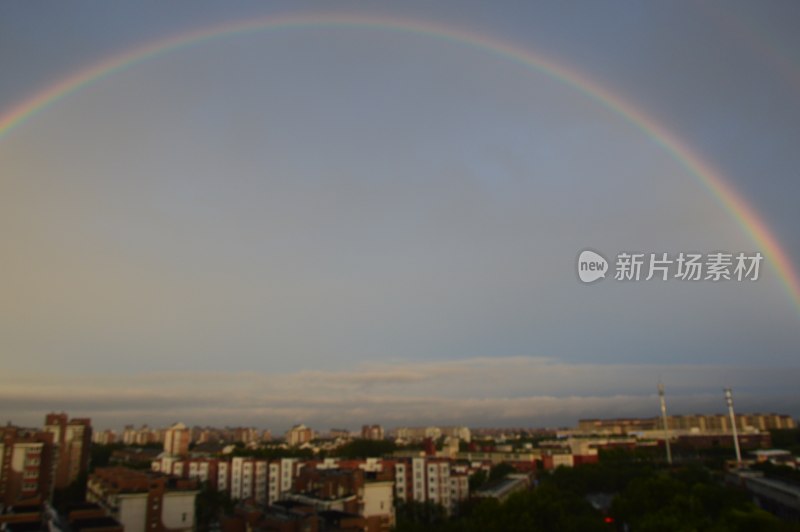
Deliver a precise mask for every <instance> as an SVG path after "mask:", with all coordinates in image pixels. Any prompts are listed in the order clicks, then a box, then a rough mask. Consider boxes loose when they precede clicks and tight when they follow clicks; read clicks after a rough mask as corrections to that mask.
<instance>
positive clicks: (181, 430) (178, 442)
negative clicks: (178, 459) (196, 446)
mask: <svg viewBox="0 0 800 532" xmlns="http://www.w3.org/2000/svg"><path fill="white" fill-rule="evenodd" d="M189 434H190V432H189V428H188V427H187V426H186V425H184V424H183V423H175V424H174V425H172V426H171V427H170V428H168V429H167V430H166V432H165V433H164V452H165V453H167V454H168V455H170V456H186V455H187V454H189Z"/></svg>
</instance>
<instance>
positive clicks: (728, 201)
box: [0, 13, 800, 312]
mask: <svg viewBox="0 0 800 532" xmlns="http://www.w3.org/2000/svg"><path fill="white" fill-rule="evenodd" d="M330 27H344V28H372V29H382V30H387V31H395V32H401V33H408V34H414V35H423V36H426V37H430V38H434V39H439V40H444V41H450V42H453V43H457V44H460V45H465V46H469V47H472V48H476V49H479V50H482V51H484V52H490V53H493V54H495V55H498V56H501V57H503V58H505V59H507V60H509V61H512V62H515V63H518V64H520V65H522V66H524V67H525V68H532V69H534V70H536V71H539V72H543V73H545V74H547V75H548V76H550V77H551V78H553V79H556V80H558V81H560V82H563V83H565V84H566V85H569V86H570V87H572V88H574V89H575V90H577V91H578V92H580V93H582V94H584V95H586V96H587V97H589V98H591V99H592V100H594V101H596V102H597V103H599V104H601V105H602V106H604V107H606V108H607V109H609V110H611V111H613V112H614V113H616V114H618V115H620V116H621V117H623V118H624V119H625V120H627V121H628V122H630V123H631V124H633V125H634V126H636V127H637V128H639V129H640V130H641V131H643V132H644V133H645V134H646V135H647V136H648V137H649V138H650V139H652V141H653V142H655V143H656V144H657V145H659V146H660V147H661V148H663V149H664V150H665V151H666V152H667V153H669V154H670V155H672V156H673V157H674V158H675V159H676V160H677V161H678V162H679V163H680V164H681V165H682V166H683V167H684V168H685V169H686V170H687V171H688V172H689V173H690V174H692V175H694V176H695V177H696V178H697V179H698V180H699V181H700V182H701V183H702V185H703V186H704V187H705V188H706V189H707V190H708V191H709V192H710V193H711V194H712V196H713V197H714V198H715V199H716V200H717V201H718V202H719V203H720V204H721V205H722V206H723V208H724V209H725V210H726V211H728V213H730V214H731V215H732V216H733V218H734V219H735V220H736V222H737V223H738V225H739V226H740V227H741V228H742V230H743V231H744V232H745V233H746V234H747V235H748V236H749V238H751V239H752V240H753V242H755V243H756V244H757V245H758V247H759V250H760V251H761V252H762V254H763V255H764V257H765V258H766V261H767V263H768V264H770V265H771V267H772V268H773V269H774V270H775V272H776V273H777V275H778V278H779V279H780V281H781V283H782V284H783V285H784V287H785V289H786V291H787V293H788V294H789V297H790V298H791V300H792V302H793V303H794V305H795V307H796V309H797V310H798V312H800V278H799V277H798V275H797V274H796V273H795V271H794V268H793V267H792V263H791V261H790V260H789V257H788V255H787V254H786V252H784V250H783V249H782V248H781V245H780V242H779V241H778V240H777V239H776V238H775V236H774V235H773V234H772V232H771V231H770V229H769V227H768V226H767V225H766V224H765V223H764V221H763V220H762V219H761V218H760V217H759V216H758V215H757V214H756V212H755V211H754V210H753V209H752V208H751V207H750V206H749V205H748V204H747V203H746V202H745V201H744V199H742V197H741V196H740V195H739V194H738V193H737V192H736V190H735V189H734V188H733V187H732V186H731V185H730V184H729V183H728V182H727V181H726V180H725V179H724V177H723V176H722V174H721V173H720V172H718V171H717V170H716V169H715V168H714V167H713V166H712V165H711V164H710V163H708V162H707V161H705V160H703V158H702V157H700V156H699V155H698V154H697V153H695V152H694V151H693V150H692V149H690V148H689V146H687V145H686V144H685V143H684V142H682V141H681V140H680V139H679V138H677V137H676V136H675V135H674V134H672V133H671V132H670V131H668V130H667V128H665V127H663V126H662V125H660V124H659V123H658V122H656V121H655V120H654V119H653V117H651V116H649V115H647V114H646V113H645V112H644V111H642V110H641V109H638V108H637V107H636V106H635V105H633V104H631V103H630V102H628V101H625V100H623V99H622V98H620V97H619V96H617V95H616V94H614V93H613V92H611V91H610V90H608V89H607V88H605V87H603V86H602V85H601V84H599V83H598V82H597V81H595V80H591V79H589V78H587V77H586V76H585V75H583V74H581V73H580V72H577V71H575V70H573V69H571V68H570V67H568V66H566V65H564V64H561V63H556V62H555V61H553V60H550V59H548V58H547V57H545V56H543V55H542V54H540V53H534V52H531V51H529V50H527V49H523V48H521V47H517V46H514V45H512V44H509V43H506V42H503V41H500V40H496V39H494V38H489V37H487V36H483V35H480V34H476V33H473V32H468V31H465V30H461V29H454V28H450V27H446V26H442V25H439V24H434V23H431V22H427V21H419V20H413V19H402V18H396V17H392V18H388V17H374V16H365V15H360V14H327V13H323V14H297V15H282V16H271V17H267V18H260V19H248V20H245V21H235V22H228V23H224V24H221V25H217V26H213V27H210V28H201V29H197V30H193V31H189V32H185V33H181V34H178V35H173V36H170V37H167V38H164V39H159V40H156V41H152V42H149V43H147V44H145V45H143V46H140V47H137V48H134V49H131V50H128V51H126V52H123V53H120V54H118V55H114V56H111V57H109V58H107V59H105V60H103V61H100V62H98V63H96V64H93V65H90V66H89V67H87V68H85V69H83V70H80V71H78V72H76V73H74V74H72V75H70V76H67V77H65V78H64V79H61V80H60V81H58V82H56V83H55V84H53V85H51V86H49V87H47V88H45V89H44V90H42V91H40V92H38V93H36V94H34V95H32V96H31V97H29V98H28V99H26V100H23V101H22V102H20V103H19V104H17V105H15V106H13V107H12V108H11V109H9V110H7V111H5V112H4V113H3V114H2V115H0V141H2V139H3V138H5V137H6V136H7V135H8V134H9V132H11V131H12V130H13V129H14V128H15V127H17V126H19V125H20V124H22V123H23V122H25V121H26V120H28V119H29V118H30V117H32V116H33V115H35V114H37V113H39V112H41V111H42V110H44V109H46V108H48V107H49V106H51V105H53V104H54V103H56V102H58V101H59V100H61V99H62V98H65V97H66V96H68V95H70V94H72V93H74V92H76V91H79V90H80V89H81V88H83V87H86V86H87V85H91V84H92V83H94V82H96V81H98V80H100V79H103V78H105V77H108V76H110V75H112V74H114V73H116V72H120V71H122V70H125V69H127V68H130V67H131V66H133V65H135V64H138V63H141V62H143V61H146V60H148V59H150V58H152V57H154V56H157V55H160V54H164V53H167V52H170V51H173V50H177V49H180V48H185V47H188V46H192V45H195V44H198V43H201V42H205V41H209V40H212V39H219V38H222V37H228V36H232V35H241V34H247V33H253V32H260V31H266V30H280V29H302V28H306V29H312V28H330Z"/></svg>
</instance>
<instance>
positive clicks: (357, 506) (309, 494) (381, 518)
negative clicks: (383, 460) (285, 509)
mask: <svg viewBox="0 0 800 532" xmlns="http://www.w3.org/2000/svg"><path fill="white" fill-rule="evenodd" d="M353 465H355V464H353ZM393 485H394V483H393V482H392V479H391V475H390V474H388V473H367V472H365V471H364V470H363V469H361V468H360V467H354V468H350V469H343V468H338V469H317V468H314V467H307V468H304V469H303V470H302V471H301V472H300V474H299V475H298V476H297V479H296V480H295V483H294V487H293V490H292V494H290V495H288V496H287V498H288V499H289V500H292V501H295V502H299V503H302V504H306V505H309V506H312V507H313V508H314V509H315V510H316V511H317V512H319V515H320V516H321V517H323V519H326V517H325V512H334V513H330V514H328V517H331V516H339V517H341V515H344V514H346V515H347V516H350V517H352V516H357V517H360V518H363V519H364V520H365V523H364V525H363V529H364V530H369V531H370V532H372V531H385V532H388V531H389V530H391V529H392V527H393V526H394V524H395V513H394V494H393ZM340 514H341V515H340ZM351 526H352V525H351Z"/></svg>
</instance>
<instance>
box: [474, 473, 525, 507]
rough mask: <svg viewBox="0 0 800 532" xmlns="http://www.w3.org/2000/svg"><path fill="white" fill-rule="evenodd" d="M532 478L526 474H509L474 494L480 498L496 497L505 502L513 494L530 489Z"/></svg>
mask: <svg viewBox="0 0 800 532" xmlns="http://www.w3.org/2000/svg"><path fill="white" fill-rule="evenodd" d="M530 486H531V480H530V477H529V476H528V475H525V474H513V475H508V476H507V477H506V478H502V479H499V480H497V481H495V482H492V483H490V484H489V485H488V486H484V487H483V488H481V489H480V490H478V491H476V492H475V494H474V497H475V498H478V499H496V500H498V501H500V502H505V501H506V500H508V498H509V497H511V495H513V494H515V493H517V492H519V491H525V490H527V489H529V488H530Z"/></svg>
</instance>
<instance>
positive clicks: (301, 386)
mask: <svg viewBox="0 0 800 532" xmlns="http://www.w3.org/2000/svg"><path fill="white" fill-rule="evenodd" d="M659 377H660V378H661V379H662V380H663V381H664V382H665V384H666V386H667V394H668V401H669V402H668V406H669V409H670V412H672V413H675V414H679V413H693V412H720V411H723V409H724V401H723V399H722V393H721V388H722V387H723V385H726V386H732V387H734V389H735V391H736V399H737V407H738V408H739V409H740V411H755V410H776V411H780V412H781V413H789V414H792V415H797V414H798V412H800V402H799V401H798V400H797V397H796V394H795V393H794V390H795V388H794V387H795V383H796V382H797V380H798V378H800V368H797V367H783V368H756V367H746V366H725V367H717V366H713V365H674V366H667V365H647V364H641V365H615V364H584V363H575V364H570V363H563V362H556V361H553V360H550V359H547V358H536V357H506V358H496V359H493V358H470V359H461V360H448V361H436V362H410V361H406V362H401V361H397V362H391V363H390V362H386V363H369V364H362V365H358V366H356V367H354V368H351V369H341V370H335V371H298V372H290V373H266V372H263V373H262V372H201V371H197V372H192V371H182V372H160V373H139V374H134V375H122V374H102V375H87V374H83V375H70V374H64V373H51V374H24V373H16V374H15V373H13V372H12V373H6V374H4V375H3V376H2V377H0V416H5V417H6V418H7V419H9V420H11V421H13V422H15V423H20V424H27V425H38V424H39V423H41V419H42V418H43V416H44V414H45V413H46V412H48V411H51V410H65V411H68V412H69V413H70V414H72V415H76V416H78V415H80V416H89V417H91V418H92V419H93V420H94V424H95V426H97V427H112V428H118V427H120V426H121V425H124V424H128V423H142V422H147V423H150V424H155V425H159V424H166V423H170V422H172V421H175V420H182V421H184V422H186V423H191V424H211V425H239V424H246V425H255V426H257V427H270V428H272V429H273V430H276V431H281V430H283V429H285V428H286V427H288V426H289V425H291V424H293V423H297V422H304V423H307V424H311V425H313V426H315V427H317V428H320V429H324V428H327V427H331V426H344V427H351V428H355V427H357V426H359V425H361V424H363V423H375V422H378V423H383V424H385V425H386V426H389V427H391V426H398V425H422V424H466V425H470V426H510V425H513V426H571V425H574V424H575V422H576V421H577V419H579V418H581V417H613V416H650V415H656V414H657V413H658V403H657V398H656V393H655V390H656V382H657V380H658V379H659ZM578 390H580V392H578Z"/></svg>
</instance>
